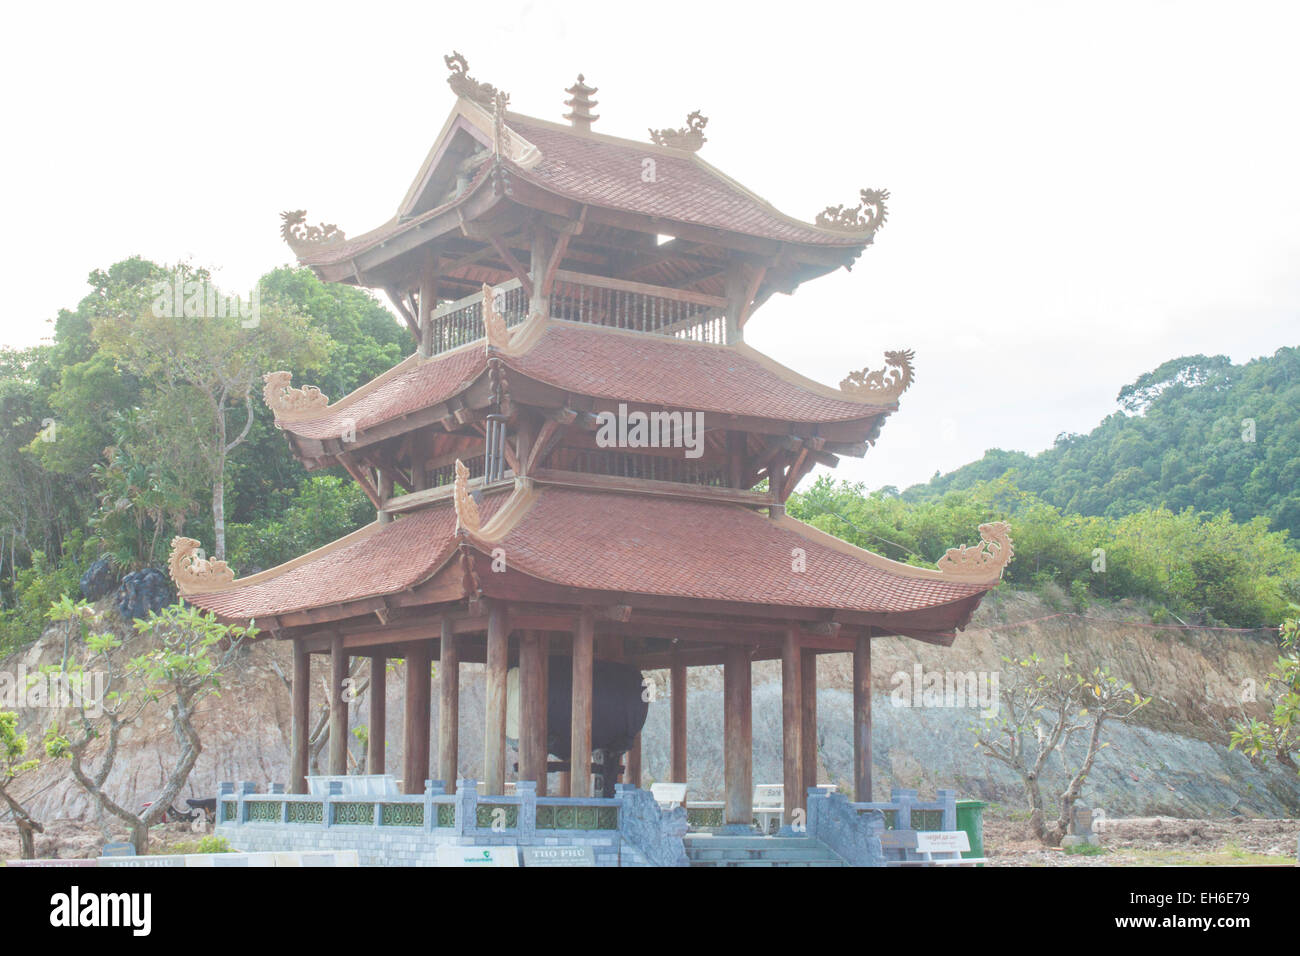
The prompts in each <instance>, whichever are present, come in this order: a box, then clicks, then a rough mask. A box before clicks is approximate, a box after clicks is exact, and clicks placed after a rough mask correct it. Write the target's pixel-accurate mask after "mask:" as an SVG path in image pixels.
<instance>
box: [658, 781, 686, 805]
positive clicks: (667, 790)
mask: <svg viewBox="0 0 1300 956" xmlns="http://www.w3.org/2000/svg"><path fill="white" fill-rule="evenodd" d="M650 795H651V796H653V797H654V798H655V802H656V803H658V804H659V805H660V806H666V807H675V806H678V805H679V804H682V803H685V802H686V784H684V783H652V784H650Z"/></svg>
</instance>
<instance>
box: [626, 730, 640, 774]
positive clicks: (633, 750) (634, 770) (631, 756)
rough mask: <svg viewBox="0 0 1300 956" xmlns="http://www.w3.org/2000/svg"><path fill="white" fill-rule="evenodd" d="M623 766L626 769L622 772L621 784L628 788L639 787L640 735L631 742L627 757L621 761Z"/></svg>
mask: <svg viewBox="0 0 1300 956" xmlns="http://www.w3.org/2000/svg"><path fill="white" fill-rule="evenodd" d="M623 765H624V767H626V768H627V769H626V770H624V772H623V782H624V783H626V784H628V785H629V786H633V787H639V786H641V735H640V734H637V735H636V737H635V739H633V741H632V746H631V747H629V748H628V750H627V756H626V757H625V759H624V760H623Z"/></svg>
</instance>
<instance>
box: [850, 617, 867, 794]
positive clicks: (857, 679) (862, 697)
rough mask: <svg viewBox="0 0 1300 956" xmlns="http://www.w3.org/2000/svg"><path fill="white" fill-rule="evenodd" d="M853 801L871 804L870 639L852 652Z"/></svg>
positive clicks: (864, 637) (863, 637) (861, 641)
mask: <svg viewBox="0 0 1300 956" xmlns="http://www.w3.org/2000/svg"><path fill="white" fill-rule="evenodd" d="M853 799H854V800H855V801H856V802H858V803H869V802H871V638H870V637H868V636H867V635H866V634H863V635H861V636H859V637H858V641H857V647H856V648H855V649H854V651H853Z"/></svg>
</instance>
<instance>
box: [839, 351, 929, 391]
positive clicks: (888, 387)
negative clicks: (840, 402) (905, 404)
mask: <svg viewBox="0 0 1300 956" xmlns="http://www.w3.org/2000/svg"><path fill="white" fill-rule="evenodd" d="M914 358H916V352H915V351H914V350H912V349H906V350H901V351H897V352H886V353H885V368H881V369H876V370H874V371H872V370H871V369H870V368H864V369H862V370H861V371H858V372H850V373H849V376H848V378H846V379H844V380H843V381H842V382H840V391H842V392H845V393H847V394H849V395H852V396H853V397H854V398H859V399H868V400H871V401H874V402H880V403H882V404H892V403H894V402H897V401H898V399H899V398H900V397H901V396H902V394H903V393H904V392H906V391H907V390H908V389H909V388H911V386H912V382H913V381H915V379H916V373H915V371H914V370H913V368H912V360H913V359H914ZM891 366H892V368H891Z"/></svg>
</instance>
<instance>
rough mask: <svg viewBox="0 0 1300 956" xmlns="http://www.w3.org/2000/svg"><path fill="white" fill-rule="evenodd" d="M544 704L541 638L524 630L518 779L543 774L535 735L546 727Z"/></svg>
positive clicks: (540, 745)
mask: <svg viewBox="0 0 1300 956" xmlns="http://www.w3.org/2000/svg"><path fill="white" fill-rule="evenodd" d="M545 724H546V702H545V701H544V700H543V699H542V653H541V635H540V634H539V633H538V632H537V631H524V632H523V634H522V635H521V636H520V638H519V779H520V780H534V781H537V780H540V779H541V777H542V776H543V774H545V772H546V770H545V762H546V756H545V754H543V753H542V752H541V751H542V750H543V749H544V748H545V746H546V744H545V741H544V739H543V738H542V737H540V736H539V735H538V733H537V731H538V728H539V727H541V728H543V732H544V728H545Z"/></svg>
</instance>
